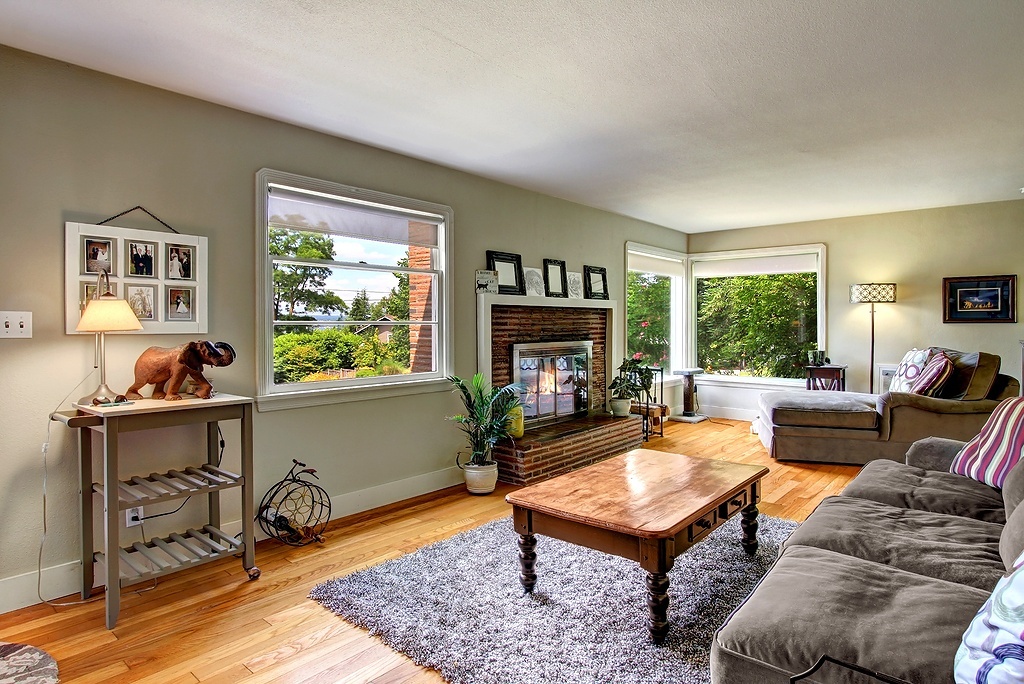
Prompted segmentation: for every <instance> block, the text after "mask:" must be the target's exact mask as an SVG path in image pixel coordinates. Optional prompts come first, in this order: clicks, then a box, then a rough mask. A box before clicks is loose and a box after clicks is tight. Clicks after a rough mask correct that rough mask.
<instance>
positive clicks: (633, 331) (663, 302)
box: [626, 271, 672, 368]
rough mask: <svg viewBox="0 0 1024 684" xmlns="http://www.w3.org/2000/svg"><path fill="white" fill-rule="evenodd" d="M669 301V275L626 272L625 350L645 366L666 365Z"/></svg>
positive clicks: (669, 327)
mask: <svg viewBox="0 0 1024 684" xmlns="http://www.w3.org/2000/svg"><path fill="white" fill-rule="evenodd" d="M671 303H672V279H671V278H670V277H669V276H663V275H658V274H655V273H643V272H640V271H628V272H627V273H626V350H627V352H628V353H629V355H630V356H632V358H634V359H636V360H637V361H640V362H641V363H643V364H644V365H646V366H659V367H661V368H667V367H668V365H669V353H670V349H671V323H672V321H671Z"/></svg>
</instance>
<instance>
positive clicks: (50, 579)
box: [0, 466, 463, 613]
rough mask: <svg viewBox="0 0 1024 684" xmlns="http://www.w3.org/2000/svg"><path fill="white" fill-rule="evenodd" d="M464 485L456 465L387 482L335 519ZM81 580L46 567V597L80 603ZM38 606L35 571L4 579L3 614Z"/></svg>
mask: <svg viewBox="0 0 1024 684" xmlns="http://www.w3.org/2000/svg"><path fill="white" fill-rule="evenodd" d="M461 482H463V477H462V472H461V471H460V470H459V469H458V468H456V467H455V466H452V467H450V468H445V469H443V470H436V471H434V472H431V473H424V474H422V475H415V476H413V477H407V478H405V479H402V480H396V481H394V482H387V483H385V484H382V485H377V486H376V487H369V488H367V489H361V490H359V491H357V492H345V493H344V494H336V495H331V519H332V520H334V519H337V518H344V517H345V516H347V515H352V514H354V513H362V512H363V511H368V510H370V509H373V508H378V507H379V506H386V505H388V504H392V503H395V502H396V501H402V500H404V499H410V498H412V497H414V496H419V495H421V494H429V493H430V492H436V491H437V490H439V489H444V488H445V487H451V486H453V485H457V484H460V483H461ZM256 498H257V501H256V504H257V505H259V500H258V499H259V497H258V496H257V497H256ZM221 529H223V530H224V531H225V532H226V533H228V534H231V535H238V534H240V533H241V532H242V521H241V520H231V521H223V522H222V524H221ZM266 538H267V536H266V535H265V534H263V532H262V530H260V528H259V525H257V526H256V539H257V540H261V539H266ZM76 545H77V542H76ZM258 560H259V559H257V561H258ZM257 565H258V562H257ZM81 577H82V570H81V563H79V562H78V561H72V562H70V563H61V564H60V565H53V566H50V567H48V568H43V587H42V594H43V598H46V599H51V600H53V599H55V598H56V597H62V596H69V595H72V594H73V596H71V598H70V599H61V601H62V602H63V601H74V600H78V598H79V597H78V592H79V590H80V587H81V581H82V580H81ZM97 585H98V583H97ZM36 603H39V597H38V596H37V594H36V573H35V572H27V573H25V574H23V575H15V576H13V577H5V578H3V579H0V613H8V612H10V611H12V610H18V609H19V608H25V607H26V606H31V605H35V604H36Z"/></svg>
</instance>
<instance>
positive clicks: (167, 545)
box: [50, 394, 260, 629]
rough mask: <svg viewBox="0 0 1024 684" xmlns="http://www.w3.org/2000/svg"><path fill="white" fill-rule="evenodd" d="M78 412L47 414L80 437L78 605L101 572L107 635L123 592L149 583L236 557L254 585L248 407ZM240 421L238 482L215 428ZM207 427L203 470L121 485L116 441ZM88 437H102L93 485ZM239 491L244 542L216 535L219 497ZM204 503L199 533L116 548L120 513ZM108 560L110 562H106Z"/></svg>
mask: <svg viewBox="0 0 1024 684" xmlns="http://www.w3.org/2000/svg"><path fill="white" fill-rule="evenodd" d="M75 408H76V409H77V410H75V411H60V412H57V413H53V414H51V416H50V418H51V419H52V420H58V421H60V422H62V423H64V424H65V425H67V426H68V427H71V428H77V429H78V430H79V440H78V466H79V503H80V508H81V530H80V533H81V557H82V598H83V599H84V598H88V597H89V595H90V594H91V593H92V585H93V579H94V574H93V573H94V566H93V564H94V563H98V564H99V565H100V566H102V568H103V569H102V573H103V580H104V582H103V583H104V584H105V585H106V617H107V629H113V628H114V624H115V623H116V622H117V617H118V614H119V613H120V608H121V589H122V588H123V587H126V586H129V585H132V584H135V583H137V582H142V581H145V580H149V579H154V578H156V577H160V576H162V575H166V574H168V573H172V572H177V571H178V570H181V569H183V568H187V567H192V566H194V565H201V564H203V563H208V562H210V561H214V560H218V559H220V558H224V557H225V556H233V555H238V554H241V556H242V567H243V568H244V569H245V570H246V572H247V573H248V575H249V579H257V578H258V577H259V576H260V570H259V568H257V567H256V563H255V560H256V558H255V555H256V552H255V543H254V537H253V517H254V515H255V513H254V504H253V491H252V485H253V463H252V399H251V398H249V397H240V396H235V395H231V394H218V395H215V396H214V397H212V398H210V399H198V398H182V399H181V400H180V401H164V400H155V399H141V400H138V401H135V402H132V403H127V404H118V405H114V406H79V405H77V404H76V405H75ZM222 420H238V421H239V433H240V438H241V439H240V444H241V466H242V467H241V470H242V472H241V474H236V473H232V472H229V471H227V470H224V469H223V468H221V467H220V466H219V465H218V463H217V461H218V457H219V450H218V444H219V439H218V434H217V427H218V423H219V421H222ZM201 423H205V424H206V463H203V464H201V465H199V466H195V467H193V466H187V467H180V466H179V469H178V470H169V471H167V472H165V473H151V474H150V475H148V476H141V475H135V476H133V477H129V478H128V479H121V480H119V477H120V476H119V473H118V471H119V457H120V454H119V450H118V441H119V438H120V435H121V434H122V433H126V432H135V431H138V430H153V429H156V428H165V427H175V426H179V425H195V424H201ZM93 431H95V432H97V433H99V434H101V435H102V436H103V481H102V482H94V481H93V469H92V461H93V449H92V433H93ZM232 488H240V491H241V497H242V534H241V539H238V538H236V537H233V536H231V535H229V534H227V533H226V532H223V531H222V530H221V529H220V525H221V514H220V492H221V491H222V490H226V489H232ZM93 494H97V495H99V496H100V497H101V498H102V500H103V546H102V550H101V551H95V550H94V548H93V545H94V540H93ZM199 495H205V496H206V497H207V501H208V506H209V517H208V521H209V522H208V524H206V525H203V527H202V529H201V530H195V529H188V530H187V531H184V532H180V533H177V532H175V533H172V534H171V535H169V536H168V537H166V538H162V539H161V538H154V539H152V540H150V541H148V542H135V543H134V544H132V545H131V546H128V547H124V548H121V547H120V540H119V536H120V526H121V519H122V513H121V511H125V510H127V509H129V508H134V507H136V506H147V505H151V504H156V503H161V502H165V501H177V500H183V499H185V498H186V497H188V496H199ZM110 559H114V560H113V561H111V560H110Z"/></svg>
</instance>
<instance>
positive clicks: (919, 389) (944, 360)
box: [910, 351, 953, 397]
mask: <svg viewBox="0 0 1024 684" xmlns="http://www.w3.org/2000/svg"><path fill="white" fill-rule="evenodd" d="M952 374H953V360H952V359H950V358H949V356H948V355H947V354H946V353H945V352H941V351H939V352H936V353H934V354H932V357H931V358H930V359H928V363H926V364H925V365H924V369H923V370H922V371H921V374H920V375H919V376H917V380H915V381H914V384H913V385H911V386H910V393H911V394H921V395H923V396H926V397H937V396H939V390H941V389H942V385H943V384H945V382H946V380H949V376H950V375H952Z"/></svg>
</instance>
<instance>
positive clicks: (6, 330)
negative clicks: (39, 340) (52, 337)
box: [0, 311, 32, 339]
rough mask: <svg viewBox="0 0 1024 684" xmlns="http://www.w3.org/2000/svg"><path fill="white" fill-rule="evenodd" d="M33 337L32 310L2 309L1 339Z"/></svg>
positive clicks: (0, 319)
mask: <svg viewBox="0 0 1024 684" xmlns="http://www.w3.org/2000/svg"><path fill="white" fill-rule="evenodd" d="M15 337H20V338H29V337H32V312H31V311H0V339H5V338H15Z"/></svg>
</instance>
